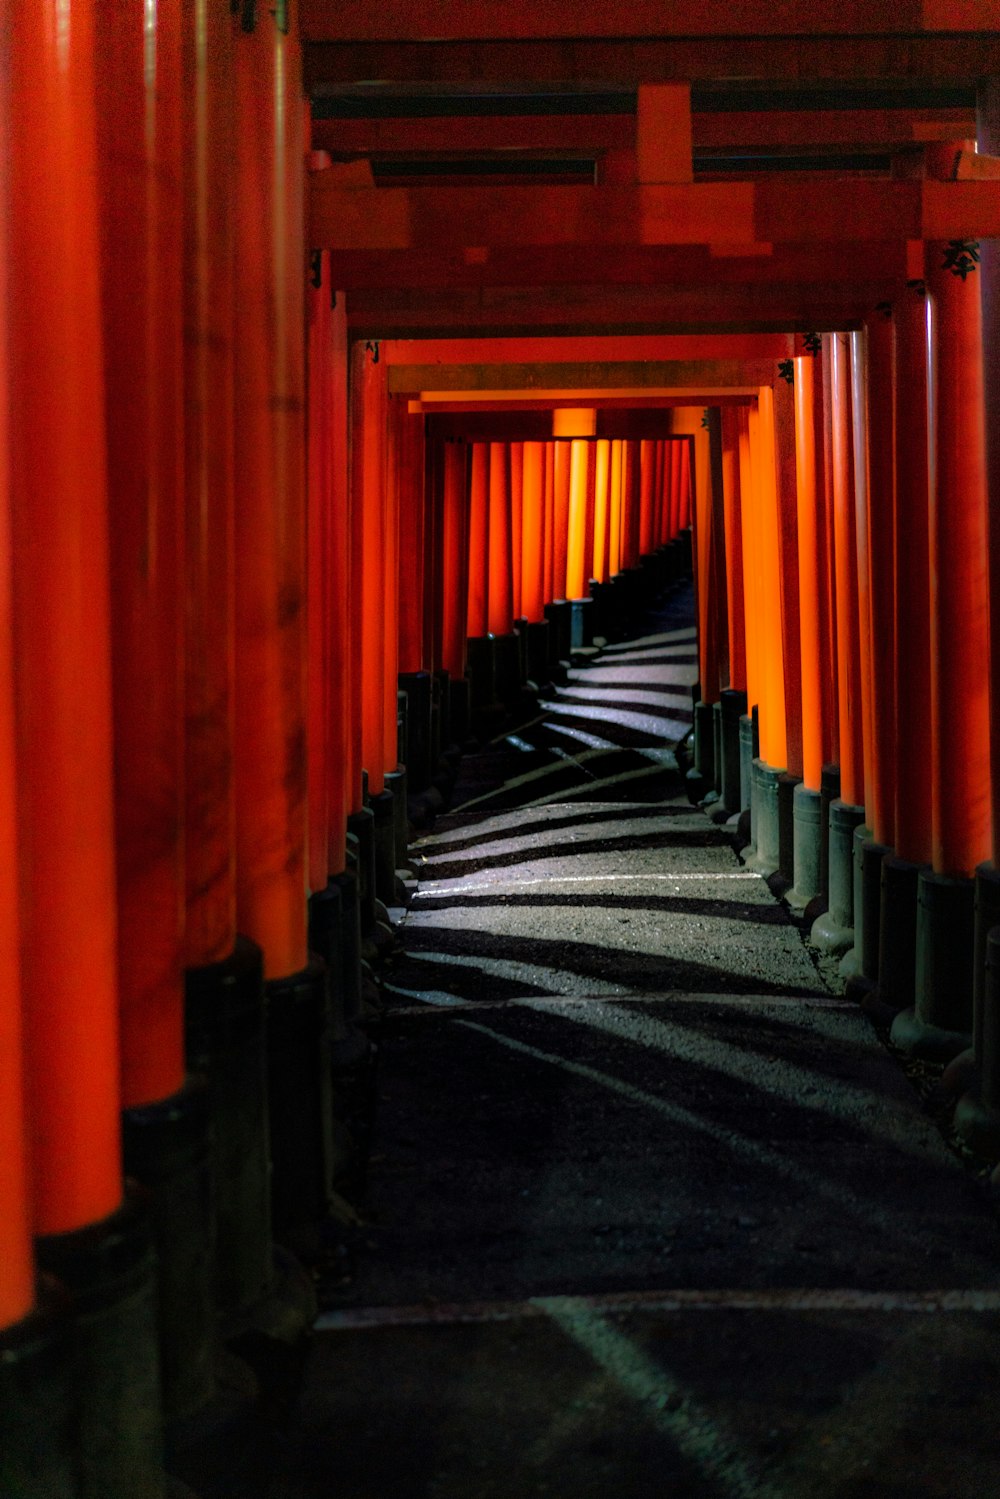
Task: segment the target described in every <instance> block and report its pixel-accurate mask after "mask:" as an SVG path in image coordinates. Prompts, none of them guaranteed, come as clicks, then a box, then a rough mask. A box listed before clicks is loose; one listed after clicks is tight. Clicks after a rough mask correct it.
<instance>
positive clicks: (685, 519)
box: [679, 442, 693, 531]
mask: <svg viewBox="0 0 1000 1499" xmlns="http://www.w3.org/2000/svg"><path fill="white" fill-rule="evenodd" d="M692 488H693V485H692V473H691V444H690V443H689V442H686V443H684V445H683V447H682V449H681V505H680V516H679V519H680V527H681V530H682V531H684V530H686V529H687V527H688V526H690V524H691V507H692V503H693V495H692Z"/></svg>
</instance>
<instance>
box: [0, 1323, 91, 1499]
mask: <svg viewBox="0 0 1000 1499" xmlns="http://www.w3.org/2000/svg"><path fill="white" fill-rule="evenodd" d="M50 1299H52V1300H54V1299H55V1298H50ZM76 1407H77V1394H76V1382H75V1380H74V1378H73V1364H72V1344H71V1341H70V1324H69V1322H68V1319H67V1318H66V1316H65V1313H64V1312H63V1313H62V1314H60V1311H59V1310H58V1309H57V1307H56V1306H53V1307H52V1309H51V1310H48V1309H43V1310H39V1311H37V1312H33V1313H32V1314H31V1315H30V1316H28V1317H25V1318H24V1320H23V1321H21V1322H17V1323H15V1324H14V1326H13V1327H7V1328H4V1330H3V1331H2V1332H0V1494H9V1495H11V1496H12V1499H79V1493H80V1490H79V1488H78V1487H77V1481H76V1480H77V1448H76V1427H77V1409H76Z"/></svg>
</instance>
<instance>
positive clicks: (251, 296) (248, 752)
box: [234, 15, 307, 978]
mask: <svg viewBox="0 0 1000 1499" xmlns="http://www.w3.org/2000/svg"><path fill="white" fill-rule="evenodd" d="M296 72H297V70H296V67H295V43H294V39H293V36H292V35H291V34H290V33H288V34H286V33H285V32H284V31H282V30H281V29H280V28H279V26H278V25H277V24H276V23H275V20H274V18H273V17H271V16H269V15H267V16H264V15H262V16H261V17H260V18H259V24H258V25H257V26H256V28H255V30H254V31H253V32H250V33H247V34H244V35H243V36H241V37H240V41H239V46H238V49H237V69H236V82H237V136H238V139H239V140H240V141H241V142H242V143H243V144H242V146H241V149H240V150H239V151H238V153H237V181H238V188H239V218H238V226H237V233H238V240H239V246H240V281H239V295H240V312H239V316H238V317H237V319H236V382H237V388H238V390H239V393H240V406H239V417H240V420H239V441H238V442H237V445H236V486H237V492H238V494H239V504H238V505H237V507H236V634H237V653H236V735H235V756H234V763H235V770H236V804H237V910H238V917H239V925H240V929H241V930H242V931H245V932H246V933H247V935H248V936H250V937H251V938H253V940H254V941H256V942H257V943H258V944H259V946H260V947H261V948H262V950H263V953H264V973H265V977H266V978H276V977H282V976H287V975H290V974H293V973H298V972H299V971H301V970H302V969H304V968H305V966H306V955H307V954H306V906H305V880H306V871H305V839H306V822H305V817H306V753H305V660H306V652H305V645H306V613H305V598H306V586H305V583H306V580H305V473H304V456H305V441H304V397H305V392H304V389H303V375H304V367H305V361H304V351H303V337H304V327H305V309H304V306H303V296H304V291H303V248H302V225H303V212H302V175H303V150H302V138H301V127H302V105H301V99H300V97H298V95H297V92H296V90H295V78H296ZM264 122H266V123H264Z"/></svg>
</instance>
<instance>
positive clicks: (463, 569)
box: [441, 442, 469, 681]
mask: <svg viewBox="0 0 1000 1499" xmlns="http://www.w3.org/2000/svg"><path fill="white" fill-rule="evenodd" d="M468 477H469V450H468V447H467V446H466V444H465V443H462V442H446V443H444V444H443V463H442V475H441V505H442V511H443V515H442V520H443V526H442V549H441V560H442V584H443V591H442V600H441V608H442V621H441V666H442V668H443V669H444V670H445V671H447V673H448V675H449V676H450V677H451V678H452V679H453V680H454V681H458V680H459V679H460V678H462V677H463V676H464V675H465V641H466V636H467V634H468V629H467V596H468V581H467V573H468V558H469V543H468V538H467V527H468V519H469V507H468V500H467V489H468Z"/></svg>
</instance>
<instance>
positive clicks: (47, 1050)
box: [8, 0, 122, 1235]
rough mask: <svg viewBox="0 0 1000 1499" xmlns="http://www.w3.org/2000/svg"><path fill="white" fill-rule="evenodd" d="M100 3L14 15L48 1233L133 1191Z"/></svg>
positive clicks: (21, 564) (18, 487) (33, 1119)
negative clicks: (115, 754)
mask: <svg viewBox="0 0 1000 1499" xmlns="http://www.w3.org/2000/svg"><path fill="white" fill-rule="evenodd" d="M92 12H93V7H92V6H91V5H90V4H86V3H81V0H77V3H74V4H73V5H72V8H71V13H70V12H68V11H67V10H66V7H65V6H64V5H61V4H57V3H56V0H50V3H44V0H43V3H40V4H38V5H34V6H31V7H29V8H28V9H27V10H26V11H25V12H24V14H23V16H21V17H19V19H18V24H17V25H16V26H12V27H11V29H10V84H11V92H12V95H13V96H14V97H15V98H16V99H17V100H18V107H17V109H15V110H13V111H12V113H11V115H10V142H9V144H10V159H9V170H10V206H11V215H12V217H11V226H12V232H11V236H10V261H9V269H10V274H9V282H8V285H9V298H10V302H9V307H10V324H9V336H10V377H11V385H12V388H13V389H16V390H17V392H18V419H17V421H16V422H12V423H11V425H10V471H11V501H12V516H13V527H12V542H13V555H14V566H13V582H14V594H13V602H14V648H15V669H16V693H17V736H18V741H17V750H18V767H17V769H18V819H19V837H20V840H21V891H22V908H21V914H22V926H21V954H22V982H23V986H24V996H25V1017H24V1018H25V1031H24V1038H25V1053H26V1059H27V1084H28V1106H29V1134H30V1139H31V1145H32V1183H33V1187H32V1191H33V1205H34V1214H33V1216H34V1226H35V1229H36V1231H37V1232H39V1233H41V1234H44V1235H53V1234H58V1235H63V1234H69V1233H72V1232H73V1231H74V1230H76V1229H80V1228H83V1227H84V1226H86V1225H90V1224H94V1223H96V1222H98V1221H100V1220H102V1219H105V1218H107V1217H109V1216H110V1215H111V1214H113V1213H114V1212H115V1211H116V1210H117V1209H118V1207H119V1206H120V1204H121V1200H122V1180H121V1158H120V1133H119V1120H118V1110H119V1054H118V989H117V951H116V946H117V932H116V922H115V872H114V832H113V804H112V781H111V763H112V762H111V754H112V745H111V724H112V710H111V679H110V661H111V657H110V623H109V611H108V597H109V580H108V570H107V545H108V525H107V490H106V473H105V456H104V444H103V441H102V433H103V425H104V409H103V384H104V375H103V365H102V357H101V325H100V302H99V287H98V266H99V245H98V238H97V201H96V156H95V120H94V105H93V97H94V90H93V72H92V61H93V56H94V33H93V14H92ZM67 18H68V20H71V21H72V25H69V24H68V20H67ZM53 265H57V266H58V268H59V270H58V274H57V275H53V274H52V266H53ZM39 621H44V622H45V625H44V628H39ZM84 683H85V684H86V691H85V692H84V691H81V684H84ZM67 850H74V851H85V852H86V857H76V858H67V857H66V851H67ZM55 932H58V933H59V934H60V940H59V941H58V942H54V941H53V933H55ZM67 952H70V953H72V955H73V961H72V964H71V965H67V962H66V953H67Z"/></svg>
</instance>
